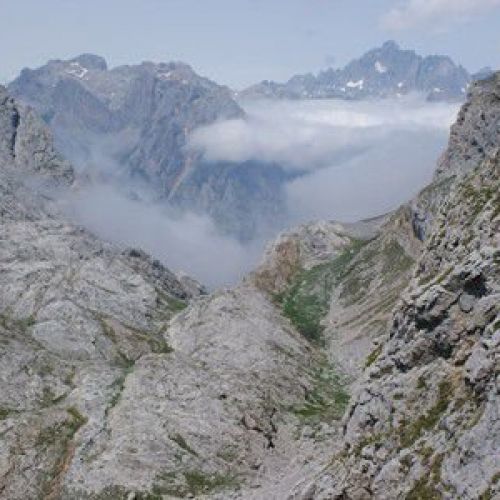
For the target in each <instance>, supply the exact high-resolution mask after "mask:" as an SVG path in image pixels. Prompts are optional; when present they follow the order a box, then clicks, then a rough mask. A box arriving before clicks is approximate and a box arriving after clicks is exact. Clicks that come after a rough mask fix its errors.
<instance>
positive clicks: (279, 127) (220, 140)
mask: <svg viewBox="0 0 500 500" xmlns="http://www.w3.org/2000/svg"><path fill="white" fill-rule="evenodd" d="M245 110H246V111H247V113H248V118H247V119H246V120H233V121H228V122H222V123H217V124H214V125H212V126H209V127H204V128H202V129H198V130H197V131H195V133H194V134H193V136H192V140H191V147H196V148H198V149H199V150H201V151H202V152H203V154H204V155H205V158H206V159H207V160H209V161H220V160H230V161H235V162H238V161H245V160H249V159H257V160H259V159H260V160H265V161H272V162H276V163H278V164H280V165H282V166H283V167H284V168H286V169H289V170H290V171H291V172H295V174H296V175H295V178H294V179H293V180H292V181H290V182H289V183H288V184H287V186H286V191H287V195H288V207H289V214H288V217H289V219H288V220H289V224H290V225H292V224H296V223H297V222H303V221H306V220H311V219H318V218H329V219H337V220H342V221H354V220H358V219H360V218H364V217H371V216H374V215H378V214H381V213H384V212H387V211H389V210H391V209H394V208H395V207H397V206H398V205H399V204H400V203H403V202H405V201H406V200H408V199H409V198H410V197H412V196H413V195H414V194H416V192H418V190H419V189H420V188H421V187H423V186H424V185H425V184H426V183H427V182H429V180H430V178H431V177H432V173H433V171H434V169H435V164H436V159H437V158H438V156H439V154H440V152H441V151H442V150H443V148H444V147H445V145H446V141H447V137H448V134H449V127H450V125H451V124H452V123H453V121H454V120H455V117H456V114H457V111H458V104H448V103H428V102H425V101H424V100H423V99H422V98H421V97H419V96H409V97H405V98H400V99H387V100H382V101H381V100H378V101H363V102H347V101H340V100H316V101H283V102H260V103H247V104H246V105H245Z"/></svg>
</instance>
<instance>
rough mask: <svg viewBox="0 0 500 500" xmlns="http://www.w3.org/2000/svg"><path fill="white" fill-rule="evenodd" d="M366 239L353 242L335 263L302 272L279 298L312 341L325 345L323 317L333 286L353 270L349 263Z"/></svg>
mask: <svg viewBox="0 0 500 500" xmlns="http://www.w3.org/2000/svg"><path fill="white" fill-rule="evenodd" d="M366 243H367V242H366V241H361V240H352V244H351V245H350V246H349V247H348V248H346V249H345V250H344V251H343V252H342V253H341V254H340V255H339V256H338V257H336V258H335V259H333V260H332V261H331V262H328V263H325V264H320V265H318V266H315V267H313V268H312V269H309V270H302V271H300V272H298V274H297V275H296V276H295V278H294V279H293V280H292V283H291V284H290V287H289V288H288V289H287V291H286V292H284V293H282V294H280V295H279V296H276V297H275V300H276V301H277V302H280V303H281V305H282V308H283V314H284V315H285V316H286V317H287V318H289V319H290V321H291V322H292V323H293V325H294V326H295V327H296V328H297V330H298V331H299V332H300V333H301V334H302V335H303V336H304V337H305V338H307V339H308V340H309V341H311V342H314V343H317V344H322V341H323V339H322V334H323V326H322V325H321V320H322V318H323V317H324V316H325V315H326V314H327V312H328V309H329V307H330V299H331V294H332V291H333V288H334V286H335V285H337V284H338V283H339V282H340V281H341V280H342V278H344V277H345V276H347V274H348V273H349V263H350V262H351V261H352V259H353V258H354V257H355V256H356V255H357V254H358V252H359V251H360V250H361V248H362V247H363V246H364V245H366Z"/></svg>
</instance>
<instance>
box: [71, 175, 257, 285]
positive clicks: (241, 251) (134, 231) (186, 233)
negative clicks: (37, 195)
mask: <svg viewBox="0 0 500 500" xmlns="http://www.w3.org/2000/svg"><path fill="white" fill-rule="evenodd" d="M66 210H67V211H68V212H69V213H70V215H71V216H72V218H73V219H75V220H77V221H78V222H79V223H80V224H82V225H83V226H85V227H87V228H89V229H90V230H92V232H94V233H95V234H96V235H98V236H100V237H101V238H104V239H106V240H109V241H113V242H115V243H117V244H119V245H123V246H131V247H136V248H141V249H143V250H145V251H146V252H148V253H149V254H151V255H153V256H154V257H155V258H157V259H159V260H160V261H161V262H163V263H164V264H165V265H166V266H167V267H168V268H169V269H171V270H172V271H174V272H184V273H185V274H188V275H189V276H192V277H194V278H196V279H198V280H199V281H200V282H201V283H203V284H204V285H206V286H208V287H217V286H219V285H224V284H231V283H234V282H235V281H237V280H239V279H240V278H241V277H242V276H243V275H244V274H245V273H246V272H248V271H250V270H251V269H252V268H253V267H254V266H255V263H256V262H257V260H258V258H259V257H260V255H261V252H262V247H263V242H259V241H255V242H253V243H252V244H247V245H243V244H241V243H240V242H238V241H237V240H235V239H233V238H231V237H227V236H223V235H221V234H220V233H219V232H218V231H217V229H216V227H215V226H214V224H213V222H212V221H211V219H210V218H209V217H208V216H201V215H196V214H193V213H178V212H174V211H173V210H172V209H169V208H168V207H166V206H165V205H161V204H157V203H151V202H145V201H143V200H142V201H141V200H138V199H137V198H132V197H129V196H127V195H126V194H125V193H124V192H123V191H121V190H120V189H119V188H118V187H117V186H114V185H112V184H101V185H93V186H88V187H87V188H85V189H83V190H81V191H79V192H78V194H77V196H71V198H70V199H67V200H66Z"/></svg>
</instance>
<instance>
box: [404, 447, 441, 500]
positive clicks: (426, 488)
mask: <svg viewBox="0 0 500 500" xmlns="http://www.w3.org/2000/svg"><path fill="white" fill-rule="evenodd" d="M430 453H432V450H430ZM443 458H444V455H442V454H439V455H437V456H436V457H435V458H434V460H433V462H432V465H431V470H430V476H424V477H421V478H420V479H419V480H418V481H417V482H416V483H415V484H414V486H413V488H412V489H411V491H410V492H409V493H408V495H406V497H405V500H438V499H441V498H443V495H442V494H441V493H440V492H439V491H438V490H437V489H436V485H438V484H439V483H440V481H441V466H442V464H443Z"/></svg>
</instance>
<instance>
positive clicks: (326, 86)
mask: <svg viewBox="0 0 500 500" xmlns="http://www.w3.org/2000/svg"><path fill="white" fill-rule="evenodd" d="M484 76H487V74H485V75H484ZM472 79H473V78H472V76H471V75H470V74H469V73H468V72H467V71H466V70H465V69H464V68H463V67H462V66H457V65H456V64H455V63H454V62H453V61H452V60H451V59H450V58H449V57H447V56H427V57H422V56H420V55H418V54H416V53H415V51H413V50H405V49H401V48H400V47H399V46H398V44H397V43H396V42H393V41H389V42H386V43H384V45H382V47H379V48H376V49H373V50H370V51H369V52H367V53H366V54H364V55H363V56H362V57H361V58H359V59H355V60H353V61H351V62H350V63H349V64H348V65H347V66H345V67H344V68H343V69H333V68H330V69H327V70H325V71H321V72H320V73H318V75H316V76H315V75H313V74H311V73H308V74H305V75H296V76H293V77H292V78H290V80H288V82H286V83H276V82H272V81H267V80H266V81H263V82H261V83H258V84H256V85H253V86H251V87H249V88H247V89H245V90H244V91H242V92H241V93H239V94H238V97H240V98H249V99H251V98H253V99H255V98H279V99H282V98H287V99H321V98H341V99H367V98H383V97H396V96H400V95H404V94H408V93H410V92H421V93H424V94H425V95H426V96H427V99H428V100H430V101H443V100H462V99H464V98H465V94H466V92H467V88H468V86H469V84H470V82H471V81H472Z"/></svg>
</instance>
